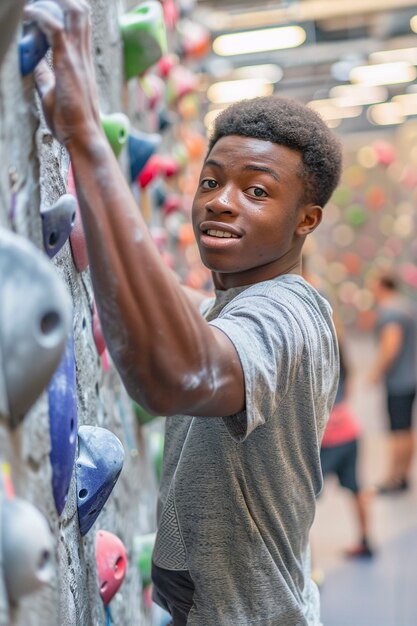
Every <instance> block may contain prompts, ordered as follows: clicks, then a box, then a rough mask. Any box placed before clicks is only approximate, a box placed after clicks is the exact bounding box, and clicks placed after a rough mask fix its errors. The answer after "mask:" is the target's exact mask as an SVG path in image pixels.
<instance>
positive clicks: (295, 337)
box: [210, 295, 304, 442]
mask: <svg viewBox="0 0 417 626" xmlns="http://www.w3.org/2000/svg"><path fill="white" fill-rule="evenodd" d="M210 324H211V325H212V326H215V327H216V328H218V329H219V330H221V331H222V332H223V333H224V334H225V335H227V337H228V338H229V339H230V341H231V342H232V343H233V345H234V346H235V349H236V352H237V354H238V356H239V359H240V362H241V365H242V369H243V373H244V381H245V399H246V404H245V410H244V411H243V412H242V413H239V414H236V415H231V416H228V417H224V418H223V421H224V423H225V425H226V427H227V428H228V430H229V433H230V435H231V436H232V437H233V439H235V441H237V442H242V441H244V440H245V439H246V437H248V436H249V434H250V433H251V432H252V431H253V430H254V429H255V428H257V427H259V426H261V425H262V424H265V423H266V421H267V420H268V419H269V418H270V416H271V415H274V414H276V413H277V410H278V408H279V404H280V401H281V400H282V398H283V397H284V396H285V395H286V393H287V391H288V388H289V385H290V384H291V381H294V380H295V378H296V371H297V369H298V368H299V367H300V362H301V358H302V353H303V345H304V339H303V334H302V332H301V329H300V326H299V324H298V323H297V320H296V319H295V317H294V315H293V313H292V312H291V310H290V309H289V308H287V307H286V306H285V305H283V304H281V303H279V302H277V301H276V300H274V299H272V298H270V297H268V296H265V295H257V296H252V297H250V296H248V297H240V298H237V299H235V300H234V301H233V302H232V303H231V304H230V305H228V306H227V307H225V308H224V309H223V311H222V313H221V316H220V317H218V318H216V319H214V320H212V321H211V322H210Z"/></svg>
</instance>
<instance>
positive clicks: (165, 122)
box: [158, 107, 173, 133]
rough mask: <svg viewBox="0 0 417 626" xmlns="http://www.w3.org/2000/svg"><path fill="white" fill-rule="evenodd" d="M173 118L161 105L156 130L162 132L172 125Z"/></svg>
mask: <svg viewBox="0 0 417 626" xmlns="http://www.w3.org/2000/svg"><path fill="white" fill-rule="evenodd" d="M172 124H173V119H172V115H170V114H169V113H168V111H167V109H166V108H165V107H161V108H160V109H159V111H158V130H159V131H160V132H161V133H162V132H163V131H164V130H166V129H167V128H169V127H170V126H172Z"/></svg>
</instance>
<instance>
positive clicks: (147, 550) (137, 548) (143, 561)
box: [133, 533, 156, 587]
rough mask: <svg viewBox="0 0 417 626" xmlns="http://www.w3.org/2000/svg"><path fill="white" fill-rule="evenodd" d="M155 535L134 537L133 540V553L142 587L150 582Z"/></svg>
mask: <svg viewBox="0 0 417 626" xmlns="http://www.w3.org/2000/svg"><path fill="white" fill-rule="evenodd" d="M155 536H156V535H155V533H148V534H146V535H136V536H135V537H134V539H133V552H134V554H135V560H136V563H137V567H138V570H139V574H140V578H141V581H142V587H147V585H150V583H151V582H152V578H151V571H152V551H153V547H154V545H155Z"/></svg>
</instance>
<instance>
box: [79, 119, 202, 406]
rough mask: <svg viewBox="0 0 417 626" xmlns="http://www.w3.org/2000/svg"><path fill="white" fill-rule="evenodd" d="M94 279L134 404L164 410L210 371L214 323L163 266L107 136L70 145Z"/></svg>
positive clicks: (109, 336)
mask: <svg viewBox="0 0 417 626" xmlns="http://www.w3.org/2000/svg"><path fill="white" fill-rule="evenodd" d="M69 150H70V156H71V161H72V166H73V169H74V175H75V182H76V186H77V194H78V197H79V202H80V208H81V213H82V218H83V225H84V230H85V236H86V241H87V248H88V253H89V260H90V268H91V275H92V280H93V285H94V291H95V295H96V300H97V306H98V310H99V313H100V317H101V320H102V325H103V329H104V334H105V338H106V341H107V343H108V347H109V350H110V352H111V355H112V358H113V359H114V361H115V364H116V366H117V368H118V370H119V372H120V374H121V376H122V378H123V380H124V383H125V385H126V387H127V388H128V390H129V392H130V393H131V395H132V396H133V397H135V399H137V400H138V401H139V402H141V403H142V404H144V405H146V406H148V407H149V408H150V409H151V410H152V409H154V410H156V411H158V409H160V407H159V406H157V400H156V399H155V398H158V397H160V396H161V390H162V389H163V390H164V391H165V393H167V394H170V396H171V397H172V399H173V401H174V402H175V398H174V397H173V396H172V394H175V389H178V387H179V386H180V385H179V381H181V379H184V380H185V379H186V377H187V376H189V375H190V373H193V372H194V373H198V372H199V371H200V370H201V369H204V368H205V366H206V363H205V359H206V357H205V346H207V345H209V344H210V342H209V341H208V337H207V335H208V333H209V329H208V326H207V323H206V322H205V321H204V320H203V319H202V317H201V315H200V314H199V312H198V310H197V309H196V307H195V306H194V305H193V304H192V303H191V302H190V300H189V298H188V297H187V296H185V294H184V293H183V291H182V289H181V286H180V285H179V283H178V281H177V280H176V279H175V278H174V277H173V276H172V274H171V271H170V270H169V269H168V268H167V267H166V266H165V265H164V263H163V261H162V259H161V257H160V254H159V252H158V250H157V248H156V246H155V245H154V243H153V241H152V238H151V236H150V234H149V231H148V229H147V226H146V224H145V222H144V220H143V218H142V216H141V214H140V210H139V209H138V207H137V206H136V203H135V201H134V198H133V196H132V194H131V192H130V189H129V187H128V185H127V183H126V180H125V178H124V176H123V174H122V172H121V170H120V168H119V166H118V163H117V161H116V159H115V158H114V156H113V154H112V152H111V150H110V148H109V147H108V145H107V141H106V139H105V137H104V136H102V135H101V133H100V132H99V131H97V133H96V136H95V137H93V139H92V140H91V138H90V140H89V141H88V143H87V142H84V143H83V142H80V143H77V144H76V145H74V144H73V145H71V146H69Z"/></svg>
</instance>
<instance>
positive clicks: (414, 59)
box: [369, 48, 417, 65]
mask: <svg viewBox="0 0 417 626" xmlns="http://www.w3.org/2000/svg"><path fill="white" fill-rule="evenodd" d="M369 60H370V61H371V63H394V62H396V61H405V62H406V63H411V64H412V65H417V48H397V49H395V50H378V52H371V54H370V55H369Z"/></svg>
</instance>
